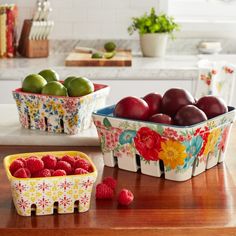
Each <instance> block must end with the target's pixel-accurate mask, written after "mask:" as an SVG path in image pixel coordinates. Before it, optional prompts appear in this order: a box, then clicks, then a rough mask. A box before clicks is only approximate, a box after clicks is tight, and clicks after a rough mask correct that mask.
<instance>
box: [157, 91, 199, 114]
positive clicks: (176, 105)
mask: <svg viewBox="0 0 236 236" xmlns="http://www.w3.org/2000/svg"><path fill="white" fill-rule="evenodd" d="M194 103H195V100H194V98H193V96H192V95H191V94H190V93H189V92H188V91H187V90H185V89H180V88H172V89H169V90H167V91H166V92H165V94H164V96H163V98H162V104H161V111H162V113H164V114H167V115H169V116H171V117H174V116H175V114H176V112H177V111H178V110H179V109H180V108H181V107H183V106H186V105H192V104H194Z"/></svg>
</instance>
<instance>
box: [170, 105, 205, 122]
mask: <svg viewBox="0 0 236 236" xmlns="http://www.w3.org/2000/svg"><path fill="white" fill-rule="evenodd" d="M174 120H175V123H176V124H177V125H179V126H187V125H194V124H197V123H200V122H203V121H206V120H207V116H206V114H205V113H204V112H203V111H202V110H200V109H199V108H197V107H196V106H194V105H186V106H184V107H182V108H181V109H180V110H179V111H178V112H177V113H176V116H175V118H174Z"/></svg>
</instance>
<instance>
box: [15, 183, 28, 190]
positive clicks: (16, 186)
mask: <svg viewBox="0 0 236 236" xmlns="http://www.w3.org/2000/svg"><path fill="white" fill-rule="evenodd" d="M15 188H16V191H19V192H20V193H22V192H23V191H25V190H26V189H27V186H26V185H24V184H22V183H21V182H19V183H18V184H15Z"/></svg>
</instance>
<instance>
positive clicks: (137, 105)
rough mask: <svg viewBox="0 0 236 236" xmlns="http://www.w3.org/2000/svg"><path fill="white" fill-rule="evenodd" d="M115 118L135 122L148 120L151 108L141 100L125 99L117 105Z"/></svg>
mask: <svg viewBox="0 0 236 236" xmlns="http://www.w3.org/2000/svg"><path fill="white" fill-rule="evenodd" d="M114 116H116V117H122V118H128V119H134V120H147V119H148V117H149V107H148V104H147V103H146V102H145V101H144V100H143V99H141V98H138V97H125V98H123V99H121V100H120V101H119V102H118V103H117V104H116V106H115V109H114Z"/></svg>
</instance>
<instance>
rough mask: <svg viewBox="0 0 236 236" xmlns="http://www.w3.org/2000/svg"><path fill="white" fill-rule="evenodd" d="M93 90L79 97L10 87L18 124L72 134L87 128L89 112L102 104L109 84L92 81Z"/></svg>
mask: <svg viewBox="0 0 236 236" xmlns="http://www.w3.org/2000/svg"><path fill="white" fill-rule="evenodd" d="M94 87H95V92H93V93H91V94H88V95H85V96H82V97H64V96H49V95H41V94H33V93H25V92H22V91H21V89H16V90H14V91H13V97H14V99H15V101H16V105H17V109H18V112H19V119H20V123H21V125H22V127H24V128H27V129H34V130H35V129H36V130H42V131H48V132H51V133H65V134H76V133H78V132H79V131H82V130H85V129H88V128H89V127H90V126H91V123H92V118H91V117H92V112H93V111H94V110H96V109H99V108H102V107H104V106H105V103H106V97H107V96H108V94H109V91H110V88H109V87H108V86H107V85H102V84H94Z"/></svg>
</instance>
